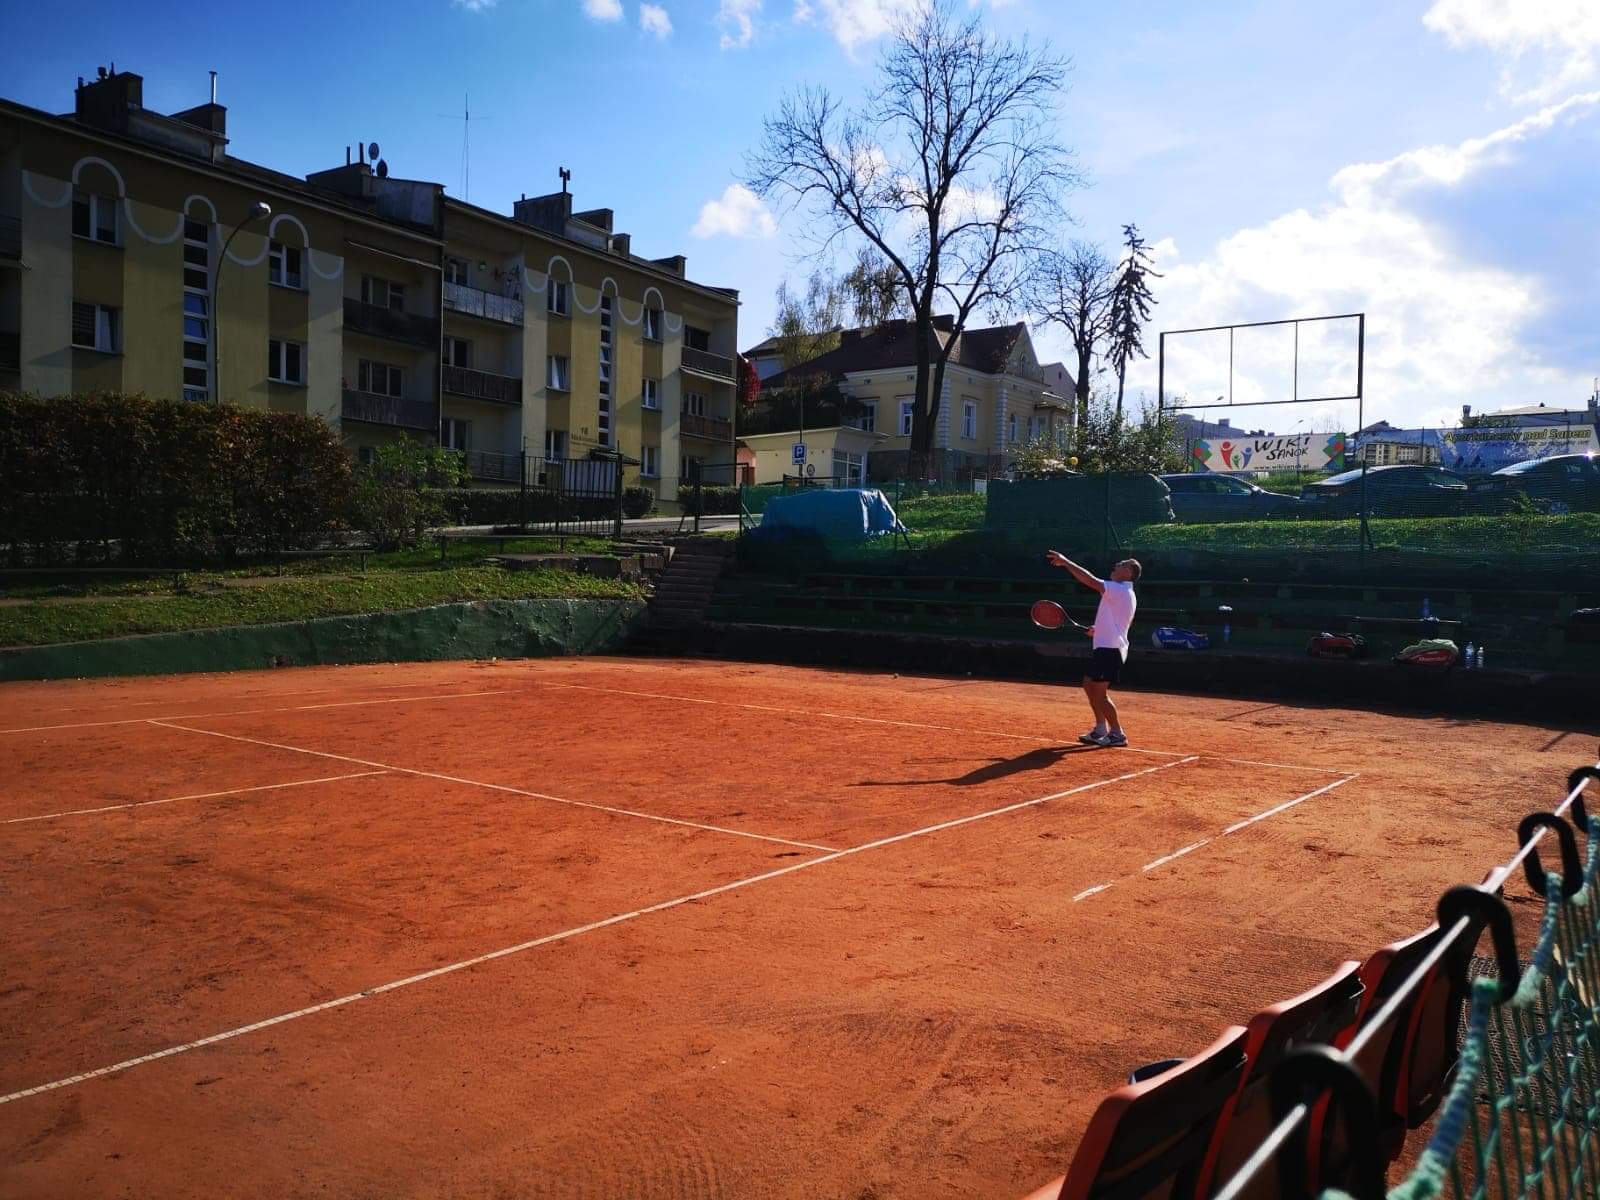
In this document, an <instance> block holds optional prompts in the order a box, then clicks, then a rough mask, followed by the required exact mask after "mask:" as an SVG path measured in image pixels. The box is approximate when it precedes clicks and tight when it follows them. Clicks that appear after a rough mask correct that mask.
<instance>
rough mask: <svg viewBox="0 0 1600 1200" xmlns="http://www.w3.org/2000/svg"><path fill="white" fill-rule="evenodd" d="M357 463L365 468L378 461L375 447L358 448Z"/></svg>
mask: <svg viewBox="0 0 1600 1200" xmlns="http://www.w3.org/2000/svg"><path fill="white" fill-rule="evenodd" d="M356 461H357V462H358V463H360V464H361V465H362V466H363V467H370V466H372V464H373V463H375V462H377V461H378V451H377V449H376V448H375V447H373V446H357V447H356Z"/></svg>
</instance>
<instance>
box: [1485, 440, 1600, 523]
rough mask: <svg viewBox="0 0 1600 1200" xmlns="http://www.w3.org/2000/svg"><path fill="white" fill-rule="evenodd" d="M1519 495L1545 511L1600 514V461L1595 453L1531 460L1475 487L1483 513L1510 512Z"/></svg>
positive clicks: (1501, 471) (1494, 475)
mask: <svg viewBox="0 0 1600 1200" xmlns="http://www.w3.org/2000/svg"><path fill="white" fill-rule="evenodd" d="M1518 496H1526V497H1527V498H1528V499H1529V500H1530V501H1532V502H1533V505H1534V507H1535V508H1537V509H1539V510H1540V511H1541V512H1547V513H1569V512H1600V459H1596V458H1595V456H1594V455H1592V454H1554V455H1551V456H1550V457H1549V458H1530V459H1528V460H1527V461H1526V462H1519V463H1513V464H1512V465H1511V466H1509V467H1502V468H1500V470H1498V471H1496V472H1495V473H1494V474H1493V475H1490V476H1488V477H1487V478H1484V479H1479V480H1475V481H1474V482H1473V485H1472V506H1473V508H1475V509H1479V510H1481V511H1483V512H1506V511H1508V510H1509V509H1511V507H1512V506H1513V505H1514V504H1515V503H1516V498H1517V497H1518Z"/></svg>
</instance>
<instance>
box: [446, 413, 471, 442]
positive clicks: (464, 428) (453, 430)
mask: <svg viewBox="0 0 1600 1200" xmlns="http://www.w3.org/2000/svg"><path fill="white" fill-rule="evenodd" d="M439 436H440V437H441V438H442V439H443V444H444V447H445V449H447V450H470V449H472V422H471V421H467V420H463V419H462V418H460V417H446V418H445V419H444V420H443V421H441V422H440V423H439Z"/></svg>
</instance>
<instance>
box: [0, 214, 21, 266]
mask: <svg viewBox="0 0 1600 1200" xmlns="http://www.w3.org/2000/svg"><path fill="white" fill-rule="evenodd" d="M0 259H6V260H11V261H15V262H21V261H22V218H20V217H11V216H7V215H6V214H5V213H0Z"/></svg>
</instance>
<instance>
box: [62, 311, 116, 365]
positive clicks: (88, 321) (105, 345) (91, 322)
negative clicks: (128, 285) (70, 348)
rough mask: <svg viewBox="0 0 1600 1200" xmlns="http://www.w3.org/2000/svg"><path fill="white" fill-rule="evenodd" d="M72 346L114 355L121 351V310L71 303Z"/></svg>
mask: <svg viewBox="0 0 1600 1200" xmlns="http://www.w3.org/2000/svg"><path fill="white" fill-rule="evenodd" d="M72 344H73V345H74V346H80V347H82V348H83V349H85V350H100V351H104V352H105V353H106V354H116V353H117V352H118V351H119V350H121V349H122V310H121V309H118V308H108V307H107V306H106V305H104V304H80V303H78V302H77V301H76V300H74V301H73V302H72Z"/></svg>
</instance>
